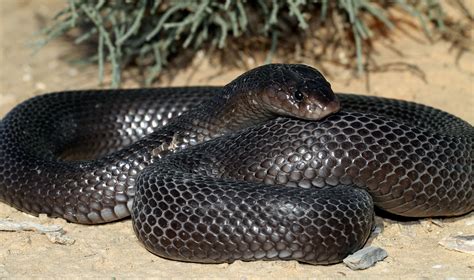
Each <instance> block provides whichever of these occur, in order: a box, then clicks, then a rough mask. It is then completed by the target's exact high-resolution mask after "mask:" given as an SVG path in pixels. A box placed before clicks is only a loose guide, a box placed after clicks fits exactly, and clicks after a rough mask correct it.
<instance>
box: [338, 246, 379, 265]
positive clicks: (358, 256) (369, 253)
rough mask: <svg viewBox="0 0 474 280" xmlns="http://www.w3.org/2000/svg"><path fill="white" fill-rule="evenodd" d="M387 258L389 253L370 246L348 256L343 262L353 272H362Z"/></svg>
mask: <svg viewBox="0 0 474 280" xmlns="http://www.w3.org/2000/svg"><path fill="white" fill-rule="evenodd" d="M387 256H388V254H387V251H385V250H384V249H382V248H379V247H375V246H369V247H365V248H363V249H361V250H359V251H357V252H355V253H354V254H352V255H349V256H347V257H346V258H345V259H344V260H343V262H344V264H345V265H346V266H347V267H349V268H350V269H352V270H361V269H366V268H369V267H371V266H373V265H374V264H375V263H377V262H379V261H381V260H383V259H385V258H386V257H387Z"/></svg>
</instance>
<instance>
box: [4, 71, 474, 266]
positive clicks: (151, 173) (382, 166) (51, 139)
mask: <svg viewBox="0 0 474 280" xmlns="http://www.w3.org/2000/svg"><path fill="white" fill-rule="evenodd" d="M473 161H474V129H473V127H472V126H471V125H470V124H469V123H467V122H464V121H463V120H461V119H459V118H457V117H455V116H452V115H450V114H448V113H445V112H443V111H440V110H437V109H434V108H431V107H427V106H424V105H420V104H416V103H412V102H406V101H399V100H393V99H385V98H378V97H368V96H361V95H353V94H336V95H335V94H334V93H333V92H332V90H331V89H330V85H329V83H328V82H327V81H326V80H325V79H324V77H323V76H322V75H321V74H320V73H319V72H318V71H317V70H315V69H313V68H311V67H308V66H304V65H280V64H270V65H266V66H262V67H258V68H256V69H253V70H251V71H249V72H247V73H245V74H243V75H242V76H240V77H238V78H236V79H235V80H234V81H232V82H231V83H229V84H228V85H226V86H224V87H182V88H158V89H136V90H102V91H76V92H60V93H53V94H47V95H43V96H39V97H35V98H32V99H30V100H27V101H25V102H23V103H21V104H20V105H18V106H17V107H15V108H14V109H13V110H12V111H11V112H10V113H8V114H7V115H6V116H5V117H4V118H3V120H1V122H0V201H2V202H4V203H7V204H9V205H11V206H13V207H16V208H17V209H20V210H21V211H25V212H28V213H31V214H35V215H37V214H40V213H46V214H48V215H50V216H53V217H63V218H65V219H67V220H69V221H71V222H77V223H84V224H96V223H104V222H110V221H114V220H118V219H121V218H125V217H128V216H130V215H131V217H132V221H133V227H134V230H135V233H136V234H137V237H138V239H139V240H140V241H142V243H143V244H144V246H145V247H146V248H147V249H148V250H149V251H151V252H153V253H155V254H157V255H159V256H161V257H165V258H169V259H175V260H181V261H191V262H203V263H221V262H232V261H234V260H262V259H264V260H272V259H283V260H289V259H292V260H298V261H301V262H305V263H311V264H329V263H336V262H339V261H341V260H342V259H343V258H344V257H345V256H347V255H348V254H350V253H352V252H355V251H356V250H358V249H360V248H361V247H362V246H363V245H364V244H365V242H366V240H367V238H368V236H369V234H370V232H371V229H372V227H373V217H374V207H377V208H380V209H382V210H384V211H386V212H390V213H392V214H395V215H400V216H408V217H432V216H456V215H462V214H465V213H468V212H470V211H472V210H473V208H474V187H473V186H474V183H473V182H474V171H473Z"/></svg>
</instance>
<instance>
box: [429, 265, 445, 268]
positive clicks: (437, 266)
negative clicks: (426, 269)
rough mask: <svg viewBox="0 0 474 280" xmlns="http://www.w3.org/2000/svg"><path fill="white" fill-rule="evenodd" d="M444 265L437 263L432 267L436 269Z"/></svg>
mask: <svg viewBox="0 0 474 280" xmlns="http://www.w3.org/2000/svg"><path fill="white" fill-rule="evenodd" d="M442 267H443V266H442V265H440V264H435V265H433V266H432V267H431V268H434V269H439V268H442Z"/></svg>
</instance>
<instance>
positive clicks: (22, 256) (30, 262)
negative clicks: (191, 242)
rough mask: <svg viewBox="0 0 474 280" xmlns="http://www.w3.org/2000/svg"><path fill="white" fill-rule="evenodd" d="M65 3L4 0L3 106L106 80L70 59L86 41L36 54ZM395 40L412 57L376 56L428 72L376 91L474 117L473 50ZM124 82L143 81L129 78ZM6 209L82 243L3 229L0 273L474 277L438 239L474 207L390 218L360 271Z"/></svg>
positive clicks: (341, 78) (180, 77)
mask: <svg viewBox="0 0 474 280" xmlns="http://www.w3.org/2000/svg"><path fill="white" fill-rule="evenodd" d="M46 3H47V4H48V5H46ZM62 5H63V1H59V0H51V1H31V0H30V1H28V0H1V1H0V116H3V115H4V114H5V113H7V112H8V111H9V110H10V109H11V108H12V107H13V106H15V105H16V104H18V103H19V102H21V101H22V100H25V99H27V98H29V97H32V96H34V95H38V94H41V93H45V92H49V91H61V90H66V89H78V88H92V87H97V79H96V77H97V76H96V75H97V73H96V67H95V66H94V65H89V66H77V65H76V66H74V65H71V64H70V63H68V58H70V57H71V56H74V55H75V53H76V52H77V51H76V49H74V48H73V47H71V46H70V45H69V44H67V43H65V42H62V41H55V42H53V43H51V44H49V45H48V46H47V47H46V48H44V49H43V50H42V51H41V52H39V53H38V54H37V55H35V56H32V55H31V49H30V48H29V46H28V43H29V42H30V41H29V38H31V35H32V34H33V33H35V32H37V31H38V30H39V28H40V21H39V20H38V18H39V16H45V17H49V16H51V15H52V14H54V12H55V11H56V10H57V9H59V8H60V7H61V6H62ZM471 6H472V5H471ZM394 47H395V48H396V49H398V50H402V51H403V54H404V55H403V57H400V56H399V55H397V54H396V53H394V52H392V51H389V50H386V49H379V54H378V55H377V57H376V59H377V61H379V62H380V63H385V62H393V61H403V62H406V63H414V64H416V65H418V66H419V67H420V68H421V69H422V70H423V71H424V72H425V74H426V82H424V81H423V80H422V79H420V78H417V77H416V76H414V75H412V74H410V73H408V72H385V73H374V74H371V77H370V92H369V94H371V95H379V96H387V97H395V98H400V99H406V100H413V101H417V102H420V103H424V104H428V105H431V106H434V107H437V108H440V109H443V110H446V111H448V112H451V113H453V114H455V115H457V116H459V117H461V118H463V119H465V120H467V121H468V122H470V123H471V124H472V123H474V110H473V109H472V108H473V107H474V55H473V54H472V53H471V54H466V55H465V56H463V58H462V60H461V61H460V64H459V66H456V65H455V63H454V60H455V59H454V54H453V53H448V49H449V44H447V43H442V42H441V43H436V44H434V45H431V44H429V43H428V42H427V41H426V39H424V37H423V35H422V34H418V33H416V32H414V33H413V34H411V38H409V37H406V36H398V37H397V42H396V44H395V45H394ZM326 67H328V66H326ZM242 71H244V69H234V70H225V72H222V69H221V68H219V67H217V66H215V65H211V64H210V63H209V61H208V60H207V59H206V58H205V57H204V58H202V59H197V60H196V62H195V63H193V67H190V68H189V69H186V70H183V71H181V72H180V73H178V74H177V76H175V77H174V79H172V80H169V81H164V82H163V83H162V85H191V84H193V85H203V84H217V85H222V84H225V83H226V82H228V81H230V80H231V79H232V78H234V77H235V76H236V75H237V74H239V73H241V72H242ZM331 74H332V75H331V76H330V77H329V79H330V80H331V83H332V85H333V88H334V90H335V91H350V92H361V93H363V92H365V93H367V88H366V80H365V79H354V78H352V76H351V73H350V72H349V71H347V70H344V69H337V68H332V69H331ZM125 86H126V87H134V86H137V85H136V83H135V82H133V80H127V81H126V83H125ZM0 219H10V220H13V221H33V222H36V223H41V224H60V225H62V226H63V227H64V229H65V231H66V232H67V236H69V237H71V238H73V239H75V243H74V244H73V245H69V246H66V245H58V244H53V243H51V242H50V241H49V240H48V239H47V238H46V237H45V236H44V235H40V234H38V233H34V232H0V278H111V277H116V278H166V279H183V278H205V279H219V278H229V279H261V278H275V279H293V278H305V279H306V278H311V279H313V278H314V279H315V278H360V279H367V278H369V279H376V278H380V277H383V278H384V279H399V278H409V279H412V278H416V279H418V278H423V279H425V278H427V279H431V278H435V279H453V278H456V279H467V278H472V277H473V275H474V257H473V256H472V255H468V254H465V253H460V252H455V251H450V250H447V249H445V248H443V247H441V246H440V245H438V241H439V240H441V239H442V238H444V237H447V236H449V235H455V234H474V214H473V213H471V214H470V215H468V216H464V217H458V218H451V219H436V220H431V219H424V220H419V221H412V222H401V221H393V220H389V219H383V225H384V230H383V232H382V233H381V234H380V235H379V236H377V237H376V239H375V240H374V241H373V242H372V244H373V245H376V246H380V247H383V248H384V249H385V250H387V252H388V254H389V257H387V258H386V259H385V261H383V262H381V263H378V264H377V265H376V266H374V267H372V268H370V269H367V270H365V271H351V270H350V269H349V268H347V267H345V266H344V265H342V264H338V265H331V266H311V265H304V264H299V263H297V262H283V261H273V262H251V263H245V262H235V263H233V264H230V265H228V264H222V265H202V264H190V263H182V262H176V261H169V260H165V259H161V258H159V257H156V256H154V255H152V254H150V253H148V252H147V251H146V250H145V249H144V248H143V247H142V246H141V245H140V244H139V243H138V242H137V239H136V238H135V235H134V233H133V231H132V227H131V222H130V221H129V220H125V221H120V222H116V223H111V224H107V225H100V226H83V225H76V224H71V223H67V222H65V221H64V220H61V219H49V218H37V217H32V216H29V215H26V214H23V213H21V212H19V211H16V210H15V209H13V208H11V207H9V206H7V205H5V204H1V203H0Z"/></svg>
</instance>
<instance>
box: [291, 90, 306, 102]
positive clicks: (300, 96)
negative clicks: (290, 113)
mask: <svg viewBox="0 0 474 280" xmlns="http://www.w3.org/2000/svg"><path fill="white" fill-rule="evenodd" d="M293 97H294V98H295V101H297V102H301V101H303V98H304V94H303V93H302V92H301V91H299V90H296V91H295V92H294V93H293Z"/></svg>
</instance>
